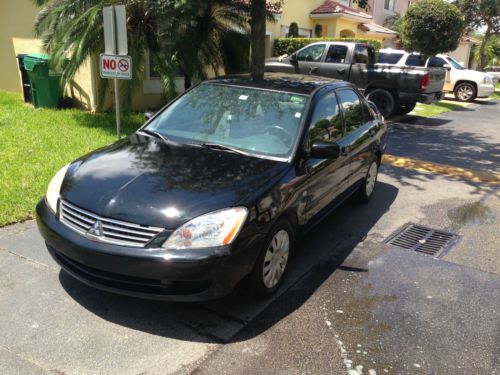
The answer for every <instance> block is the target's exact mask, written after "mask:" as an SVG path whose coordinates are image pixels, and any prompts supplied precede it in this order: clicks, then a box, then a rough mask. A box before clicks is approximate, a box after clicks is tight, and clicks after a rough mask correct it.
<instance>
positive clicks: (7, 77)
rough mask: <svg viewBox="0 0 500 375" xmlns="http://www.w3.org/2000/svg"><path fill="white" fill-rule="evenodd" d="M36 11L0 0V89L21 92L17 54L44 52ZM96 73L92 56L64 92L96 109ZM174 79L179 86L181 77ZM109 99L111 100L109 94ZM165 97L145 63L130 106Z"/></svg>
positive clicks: (24, 0)
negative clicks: (34, 28) (144, 69)
mask: <svg viewBox="0 0 500 375" xmlns="http://www.w3.org/2000/svg"><path fill="white" fill-rule="evenodd" d="M39 11H40V8H38V7H37V6H36V5H34V2H33V1H32V0H0V90H6V91H11V92H19V93H22V87H23V86H22V81H21V74H20V71H19V67H18V62H17V59H16V56H17V55H18V54H27V53H41V52H43V51H42V42H41V40H39V39H36V38H35V35H34V33H33V27H34V23H35V18H36V16H37V14H38V12H39ZM98 75H99V65H98V61H97V57H94V58H93V59H89V60H88V61H87V62H86V63H85V64H83V65H82V66H81V67H80V69H79V71H78V72H77V74H76V76H75V79H74V82H72V83H71V84H70V85H69V86H68V87H66V94H67V95H69V96H72V97H74V98H76V99H78V100H80V101H81V103H82V104H83V105H84V106H85V107H86V108H87V109H90V110H95V108H96V101H97V85H96V79H97V77H98ZM177 83H178V86H179V87H182V84H183V81H182V79H180V80H179V82H177ZM111 86H112V85H111ZM108 99H109V102H112V100H111V99H112V96H110V97H109V98H108ZM164 101H165V99H164V95H163V89H162V85H161V82H160V78H159V77H154V75H153V74H152V73H151V72H150V69H149V64H148V66H147V68H146V71H145V73H144V80H143V82H142V85H141V87H140V89H139V90H138V92H137V93H136V95H135V96H134V99H133V107H134V109H136V110H140V109H145V108H158V107H160V106H161V105H162V104H163V103H164Z"/></svg>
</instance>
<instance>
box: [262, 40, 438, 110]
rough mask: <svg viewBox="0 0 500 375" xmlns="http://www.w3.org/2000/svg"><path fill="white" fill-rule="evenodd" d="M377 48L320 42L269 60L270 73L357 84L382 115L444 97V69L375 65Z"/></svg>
mask: <svg viewBox="0 0 500 375" xmlns="http://www.w3.org/2000/svg"><path fill="white" fill-rule="evenodd" d="M374 61H375V50H374V48H373V47H372V46H370V45H368V44H364V43H353V42H351V43H344V42H317V43H312V44H309V45H307V46H306V47H304V48H302V49H300V50H298V51H297V52H295V53H294V54H292V55H291V56H287V57H284V58H278V59H268V60H267V61H266V71H268V72H290V73H291V72H295V73H300V74H313V75H319V76H324V77H330V78H335V79H341V80H344V81H348V82H351V83H353V84H355V85H356V86H357V87H358V89H359V90H360V91H361V92H363V94H364V95H365V96H366V98H367V99H369V100H370V101H372V102H374V103H375V104H376V105H377V107H378V109H379V110H380V112H381V113H382V115H383V116H385V117H388V116H390V115H392V114H406V113H408V112H411V111H412V110H413V108H415V105H416V103H417V102H421V103H425V104H430V103H432V102H435V101H437V100H441V99H442V97H443V92H442V88H443V84H444V79H445V72H444V71H443V70H442V69H427V68H421V67H411V68H408V67H395V66H390V65H381V64H374Z"/></svg>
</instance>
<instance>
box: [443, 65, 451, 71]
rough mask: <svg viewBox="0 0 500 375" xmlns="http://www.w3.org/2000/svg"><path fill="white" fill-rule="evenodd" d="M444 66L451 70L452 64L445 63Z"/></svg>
mask: <svg viewBox="0 0 500 375" xmlns="http://www.w3.org/2000/svg"><path fill="white" fill-rule="evenodd" d="M443 68H445V69H446V70H451V66H450V65H448V64H444V65H443Z"/></svg>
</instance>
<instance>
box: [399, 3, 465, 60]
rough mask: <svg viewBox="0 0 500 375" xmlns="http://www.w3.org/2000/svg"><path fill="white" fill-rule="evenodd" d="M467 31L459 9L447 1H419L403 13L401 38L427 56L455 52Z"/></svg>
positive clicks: (405, 43)
mask: <svg viewBox="0 0 500 375" xmlns="http://www.w3.org/2000/svg"><path fill="white" fill-rule="evenodd" d="M463 31H464V19H463V16H462V14H461V13H460V10H458V8H457V7H456V6H455V5H452V4H450V3H448V2H446V1H444V0H420V1H418V2H417V3H415V4H413V5H412V6H410V8H409V9H408V12H407V13H406V14H405V16H404V22H403V27H402V33H401V39H402V41H403V45H404V47H405V49H406V50H407V51H416V52H420V53H421V54H422V55H423V56H424V57H425V56H432V55H436V54H438V53H443V52H448V51H453V50H455V49H456V48H457V47H458V43H459V42H460V37H461V36H462V33H463Z"/></svg>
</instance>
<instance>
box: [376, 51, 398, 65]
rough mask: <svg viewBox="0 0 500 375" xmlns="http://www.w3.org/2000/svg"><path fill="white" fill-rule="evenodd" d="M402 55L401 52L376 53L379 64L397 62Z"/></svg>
mask: <svg viewBox="0 0 500 375" xmlns="http://www.w3.org/2000/svg"><path fill="white" fill-rule="evenodd" d="M401 57H403V54H402V53H394V52H380V53H379V54H378V63H379V64H397V63H398V61H399V60H400V59H401Z"/></svg>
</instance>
